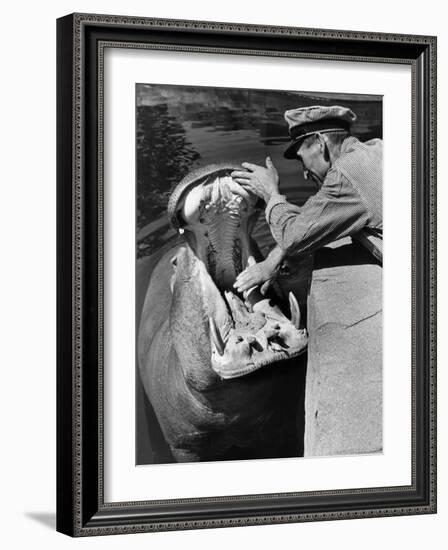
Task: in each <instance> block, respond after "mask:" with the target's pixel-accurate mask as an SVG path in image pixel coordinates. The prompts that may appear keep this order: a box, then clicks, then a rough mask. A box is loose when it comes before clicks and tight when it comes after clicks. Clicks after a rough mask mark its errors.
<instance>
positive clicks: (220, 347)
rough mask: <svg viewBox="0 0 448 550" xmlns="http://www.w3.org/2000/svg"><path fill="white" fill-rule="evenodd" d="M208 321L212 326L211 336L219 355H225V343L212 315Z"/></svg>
mask: <svg viewBox="0 0 448 550" xmlns="http://www.w3.org/2000/svg"><path fill="white" fill-rule="evenodd" d="M208 323H209V326H210V337H211V340H212V342H213V343H214V345H215V348H216V350H217V352H218V353H219V355H224V348H225V344H224V342H223V341H222V338H221V334H220V332H219V330H218V327H217V326H216V323H215V320H214V319H213V318H212V317H209V318H208Z"/></svg>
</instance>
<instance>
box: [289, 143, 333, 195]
mask: <svg viewBox="0 0 448 550" xmlns="http://www.w3.org/2000/svg"><path fill="white" fill-rule="evenodd" d="M325 153H326V145H325V142H324V140H323V138H322V136H318V135H313V136H310V137H309V138H307V139H305V140H304V141H303V142H302V144H301V145H300V147H299V148H298V149H297V152H296V155H297V160H298V161H299V162H300V163H301V164H302V167H303V173H304V176H305V179H308V177H310V178H311V179H312V180H313V181H314V182H315V183H316V185H317V186H318V187H321V186H322V183H323V181H324V179H325V176H326V175H327V172H328V170H329V169H330V167H331V163H330V160H329V159H328V158H327V155H326V154H325Z"/></svg>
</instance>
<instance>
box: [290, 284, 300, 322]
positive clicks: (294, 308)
mask: <svg viewBox="0 0 448 550" xmlns="http://www.w3.org/2000/svg"><path fill="white" fill-rule="evenodd" d="M289 309H290V310H291V323H292V324H293V325H294V326H295V327H296V328H300V319H301V315H300V307H299V303H298V301H297V298H296V297H295V296H294V294H293V293H292V292H290V293H289Z"/></svg>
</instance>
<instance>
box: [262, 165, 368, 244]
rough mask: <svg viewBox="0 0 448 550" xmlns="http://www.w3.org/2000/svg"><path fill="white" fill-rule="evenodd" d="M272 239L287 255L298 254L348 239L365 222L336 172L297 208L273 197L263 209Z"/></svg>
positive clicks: (359, 201) (354, 196)
mask: <svg viewBox="0 0 448 550" xmlns="http://www.w3.org/2000/svg"><path fill="white" fill-rule="evenodd" d="M266 221H267V222H268V224H269V226H270V230H271V233H272V236H273V238H274V239H275V240H276V242H277V244H278V245H279V246H280V247H281V248H282V249H283V250H285V251H286V252H287V253H288V254H300V253H304V252H312V251H313V250H315V249H317V248H319V247H321V246H324V245H325V244H328V243H329V242H332V241H334V240H337V239H340V238H342V237H346V236H347V235H352V234H354V233H356V232H358V231H360V230H361V229H363V228H364V227H365V226H366V225H367V224H368V222H369V214H368V210H367V208H366V206H365V204H364V202H363V199H362V197H361V196H360V195H359V193H358V192H357V191H356V190H355V188H354V187H353V186H352V185H351V184H350V182H349V181H348V180H347V179H346V178H345V176H344V175H343V174H342V173H341V172H340V171H339V170H336V169H332V170H330V171H329V172H328V174H327V177H326V178H325V181H324V184H323V185H322V187H321V189H320V190H319V191H318V192H317V193H316V194H315V195H314V196H312V197H311V198H310V199H308V200H307V202H306V203H305V204H304V205H303V206H301V207H299V206H296V205H293V204H291V203H289V202H288V201H287V200H286V197H285V196H284V195H280V194H274V195H272V196H271V198H270V200H269V202H268V203H267V205H266Z"/></svg>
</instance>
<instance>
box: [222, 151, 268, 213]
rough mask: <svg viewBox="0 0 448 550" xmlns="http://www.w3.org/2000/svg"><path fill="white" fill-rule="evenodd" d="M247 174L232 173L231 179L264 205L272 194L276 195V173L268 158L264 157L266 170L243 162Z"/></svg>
mask: <svg viewBox="0 0 448 550" xmlns="http://www.w3.org/2000/svg"><path fill="white" fill-rule="evenodd" d="M242 166H244V168H246V169H247V170H248V172H240V171H234V172H232V173H231V176H232V178H233V179H234V180H235V181H236V182H237V183H239V184H240V185H241V186H242V187H244V188H245V189H247V190H248V191H252V193H255V195H258V196H259V197H261V198H262V199H263V200H264V201H265V202H266V203H267V202H268V201H269V199H270V197H271V195H272V194H273V193H278V172H277V169H276V168H275V166H274V164H273V163H272V160H271V159H270V157H266V168H265V167H264V166H258V165H257V164H251V163H250V162H243V163H242Z"/></svg>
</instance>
